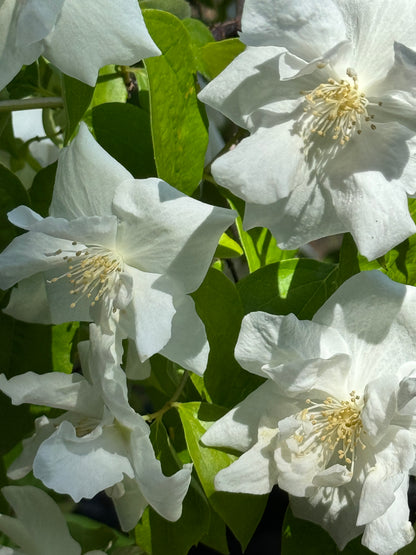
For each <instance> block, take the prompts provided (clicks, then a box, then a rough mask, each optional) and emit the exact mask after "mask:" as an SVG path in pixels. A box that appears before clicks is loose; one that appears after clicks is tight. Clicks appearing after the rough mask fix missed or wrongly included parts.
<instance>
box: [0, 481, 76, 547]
mask: <svg viewBox="0 0 416 555" xmlns="http://www.w3.org/2000/svg"><path fill="white" fill-rule="evenodd" d="M2 493H3V495H4V497H5V498H6V499H7V501H8V502H9V503H10V505H11V506H12V507H13V510H14V512H15V514H16V517H17V518H11V517H8V516H6V515H0V530H2V531H3V532H4V533H6V534H7V535H8V536H9V537H10V539H11V540H12V541H13V542H15V543H16V544H17V545H19V546H20V547H21V548H22V549H23V551H24V552H25V553H28V554H30V553H42V555H56V554H57V553H65V555H81V547H80V545H79V543H77V542H76V541H75V540H74V539H72V537H71V536H70V534H69V531H68V527H67V525H66V522H65V519H64V517H63V515H62V513H61V511H60V510H59V508H58V506H57V505H56V503H55V502H54V501H53V500H52V499H51V498H50V497H49V495H47V494H46V493H45V492H44V491H42V490H41V489H39V488H35V487H33V486H20V487H18V486H6V487H4V488H2Z"/></svg>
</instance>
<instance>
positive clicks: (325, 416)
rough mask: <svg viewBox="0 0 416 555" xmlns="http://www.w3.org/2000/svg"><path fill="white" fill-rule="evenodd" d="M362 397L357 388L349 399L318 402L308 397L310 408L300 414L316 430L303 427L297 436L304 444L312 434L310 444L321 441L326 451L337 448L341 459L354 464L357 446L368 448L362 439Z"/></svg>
mask: <svg viewBox="0 0 416 555" xmlns="http://www.w3.org/2000/svg"><path fill="white" fill-rule="evenodd" d="M359 400H360V396H359V395H356V393H355V391H351V393H350V398H349V400H348V401H338V400H337V399H334V398H332V397H327V398H326V399H325V401H324V402H323V403H314V402H313V401H311V400H310V399H307V400H306V404H307V405H309V407H308V408H305V409H304V410H303V411H302V412H301V413H300V414H299V416H300V419H301V420H302V421H304V422H310V424H311V425H312V429H311V430H310V431H309V432H308V433H306V432H305V431H304V430H303V429H302V431H300V432H298V433H296V435H295V439H296V440H297V442H298V443H299V444H302V443H303V442H304V440H305V437H306V436H308V441H307V442H306V443H307V444H308V446H310V447H312V445H311V442H313V443H314V444H315V445H316V442H317V441H319V443H320V444H321V445H322V446H323V447H324V448H325V450H327V451H329V452H331V453H334V452H335V451H336V453H337V455H338V459H340V460H341V461H345V463H347V465H353V464H354V460H355V458H356V452H355V450H356V447H357V445H360V446H361V448H362V449H365V445H364V443H363V441H362V439H361V434H362V433H363V425H362V422H361V409H362V407H361V406H360V405H359V403H358V402H359ZM305 447H307V446H306V445H305Z"/></svg>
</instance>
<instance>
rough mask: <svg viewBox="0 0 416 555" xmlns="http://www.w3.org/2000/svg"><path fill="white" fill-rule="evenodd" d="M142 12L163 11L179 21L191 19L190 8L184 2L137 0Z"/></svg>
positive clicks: (184, 0)
mask: <svg viewBox="0 0 416 555" xmlns="http://www.w3.org/2000/svg"><path fill="white" fill-rule="evenodd" d="M139 4H140V7H141V9H142V10H148V9H152V10H163V11H164V12H169V13H171V14H172V15H176V17H178V18H179V19H185V18H186V17H191V7H190V5H189V4H188V2H186V0H139Z"/></svg>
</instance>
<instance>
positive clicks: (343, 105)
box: [302, 68, 376, 145]
mask: <svg viewBox="0 0 416 555" xmlns="http://www.w3.org/2000/svg"><path fill="white" fill-rule="evenodd" d="M346 73H347V76H348V77H349V80H348V81H346V80H344V79H341V80H340V81H336V80H335V79H332V78H330V79H328V81H327V82H326V83H321V84H320V85H319V86H318V87H316V88H315V89H314V90H313V91H307V92H302V94H304V96H305V99H306V106H305V107H304V111H305V118H304V120H305V123H306V122H307V130H308V132H309V134H311V133H316V134H317V135H319V136H321V137H325V136H327V134H329V135H330V136H331V137H332V139H333V140H334V141H339V143H340V144H341V145H344V144H345V143H347V142H348V141H349V140H350V138H351V136H352V135H353V133H354V132H357V133H358V134H360V133H361V131H362V122H363V121H364V122H371V120H372V119H373V118H374V116H370V115H369V114H368V112H367V106H368V103H369V102H368V100H367V98H366V96H365V94H364V93H363V92H362V91H360V89H359V87H358V79H357V74H356V73H355V71H354V70H353V69H351V68H348V69H347V72H346ZM370 127H371V129H373V130H375V129H376V126H375V125H374V124H373V123H370Z"/></svg>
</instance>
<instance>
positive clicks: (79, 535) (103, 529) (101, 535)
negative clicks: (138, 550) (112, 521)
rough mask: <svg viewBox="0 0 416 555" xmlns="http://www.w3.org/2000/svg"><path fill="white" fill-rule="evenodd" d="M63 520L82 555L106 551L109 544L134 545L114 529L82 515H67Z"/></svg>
mask: <svg viewBox="0 0 416 555" xmlns="http://www.w3.org/2000/svg"><path fill="white" fill-rule="evenodd" d="M65 518H66V522H67V524H68V528H69V532H70V534H71V536H72V537H73V538H74V540H75V541H77V542H78V543H79V544H80V545H81V547H82V552H83V553H85V552H86V551H90V550H93V549H106V548H107V546H108V545H109V544H110V543H111V545H112V546H124V545H126V546H128V545H133V543H134V542H133V540H132V539H130V538H129V537H128V536H126V535H124V534H122V533H120V532H118V531H117V530H114V528H110V526H107V525H105V524H102V523H101V522H97V521H95V520H92V519H91V518H88V517H86V516H84V515H79V514H74V513H68V514H66V515H65Z"/></svg>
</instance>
